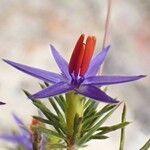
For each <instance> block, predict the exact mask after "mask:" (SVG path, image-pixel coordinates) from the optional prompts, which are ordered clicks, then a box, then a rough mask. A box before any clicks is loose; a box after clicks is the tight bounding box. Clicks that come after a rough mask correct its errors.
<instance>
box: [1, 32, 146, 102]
mask: <svg viewBox="0 0 150 150" xmlns="http://www.w3.org/2000/svg"><path fill="white" fill-rule="evenodd" d="M95 44H96V38H95V37H94V36H88V37H87V38H86V41H85V35H84V34H82V35H81V36H80V37H79V39H78V41H77V43H76V45H75V48H74V51H73V53H72V56H71V59H70V62H69V64H68V63H67V61H66V60H65V59H64V58H63V57H62V56H61V55H60V54H59V53H58V51H57V50H56V49H55V48H54V47H53V46H52V45H50V47H51V52H52V54H53V57H54V59H55V61H56V63H57V65H58V67H59V68H60V70H61V74H57V73H53V72H49V71H45V70H42V69H38V68H33V67H29V66H26V65H22V64H19V63H15V62H12V61H9V60H5V59H4V61H5V62H6V63H8V64H9V65H11V66H13V67H15V68H16V69H18V70H20V71H22V72H24V73H26V74H29V75H31V76H33V77H36V78H38V79H40V80H42V81H44V82H48V83H51V84H53V85H51V86H49V87H47V88H45V89H43V90H41V91H39V92H37V93H36V94H34V95H32V96H31V97H30V98H31V99H39V98H47V97H52V96H56V95H59V94H63V93H67V92H69V91H75V92H76V93H78V94H81V95H83V96H86V97H89V98H92V99H95V100H97V101H102V102H106V103H117V102H118V101H117V100H115V99H113V98H111V97H110V96H108V95H107V94H106V93H105V92H104V91H102V90H101V89H100V87H102V86H105V85H111V84H119V83H124V82H130V81H134V80H138V79H141V78H143V77H145V76H144V75H138V76H114V75H113V76H108V75H107V76H104V75H97V72H98V71H99V69H100V68H101V65H102V63H103V62H104V60H105V58H106V56H107V54H108V51H109V49H110V46H107V47H105V48H104V49H103V50H102V51H101V52H100V53H98V54H97V55H96V56H95V57H94V58H93V59H92V56H93V52H94V49H95Z"/></svg>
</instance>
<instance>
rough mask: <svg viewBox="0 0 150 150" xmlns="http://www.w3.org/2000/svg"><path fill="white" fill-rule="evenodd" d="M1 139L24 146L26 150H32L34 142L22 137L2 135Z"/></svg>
mask: <svg viewBox="0 0 150 150" xmlns="http://www.w3.org/2000/svg"><path fill="white" fill-rule="evenodd" d="M0 139H2V140H5V141H8V142H12V143H14V144H18V145H22V146H24V148H25V150H32V142H31V140H29V139H27V138H25V137H24V136H20V135H1V136H0Z"/></svg>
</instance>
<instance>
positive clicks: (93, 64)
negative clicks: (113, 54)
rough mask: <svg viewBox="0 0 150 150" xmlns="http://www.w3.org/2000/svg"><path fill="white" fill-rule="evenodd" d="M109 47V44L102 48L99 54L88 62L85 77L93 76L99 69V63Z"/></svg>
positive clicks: (103, 58)
mask: <svg viewBox="0 0 150 150" xmlns="http://www.w3.org/2000/svg"><path fill="white" fill-rule="evenodd" d="M109 48H110V45H109V46H107V47H106V48H104V49H103V50H102V51H101V52H100V53H99V54H97V55H96V56H95V57H94V59H92V62H91V63H90V66H89V69H88V71H87V73H86V76H87V77H90V76H95V75H96V74H97V72H98V71H99V69H100V67H101V64H102V63H103V62H104V60H105V58H106V56H107V53H108V50H109Z"/></svg>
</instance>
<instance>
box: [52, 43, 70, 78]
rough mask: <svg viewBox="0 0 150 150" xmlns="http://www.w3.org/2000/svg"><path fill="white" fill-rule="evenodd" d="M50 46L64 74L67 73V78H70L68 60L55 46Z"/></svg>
mask: <svg viewBox="0 0 150 150" xmlns="http://www.w3.org/2000/svg"><path fill="white" fill-rule="evenodd" d="M50 47H51V52H52V54H53V57H54V59H55V61H56V63H57V65H58V67H59V69H60V70H61V72H62V73H63V75H65V76H66V77H67V79H70V74H69V71H68V63H67V61H66V60H65V59H64V58H63V57H62V56H61V55H60V54H59V53H58V51H57V50H56V49H55V48H54V46H52V45H50Z"/></svg>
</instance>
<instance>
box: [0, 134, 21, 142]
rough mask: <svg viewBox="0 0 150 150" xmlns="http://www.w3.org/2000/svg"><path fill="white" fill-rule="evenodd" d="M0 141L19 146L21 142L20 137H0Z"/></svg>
mask: <svg viewBox="0 0 150 150" xmlns="http://www.w3.org/2000/svg"><path fill="white" fill-rule="evenodd" d="M0 139H2V140H6V141H8V142H13V143H17V144H20V142H21V139H20V136H18V135H1V136H0Z"/></svg>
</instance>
